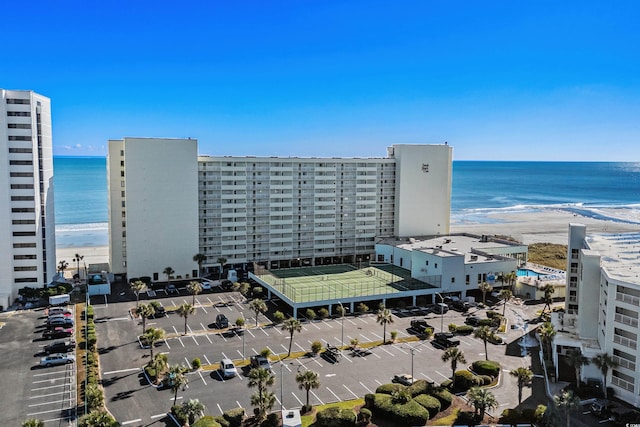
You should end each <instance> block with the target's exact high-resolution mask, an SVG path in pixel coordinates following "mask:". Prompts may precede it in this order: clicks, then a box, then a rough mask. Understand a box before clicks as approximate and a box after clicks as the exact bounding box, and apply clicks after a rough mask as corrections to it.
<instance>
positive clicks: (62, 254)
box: [56, 209, 640, 271]
mask: <svg viewBox="0 0 640 427" xmlns="http://www.w3.org/2000/svg"><path fill="white" fill-rule="evenodd" d="M609 218H612V217H609ZM633 219H636V218H635V217H634V218H633ZM638 219H639V220H640V218H638ZM570 223H580V224H584V225H586V226H587V233H591V234H592V233H629V232H637V233H638V232H640V223H632V222H622V221H616V220H615V219H600V218H593V217H590V216H583V215H580V214H578V213H572V212H568V211H566V210H563V209H544V210H536V211H528V212H522V211H520V212H492V213H487V214H485V215H481V216H480V215H474V216H473V218H472V220H470V221H459V220H458V221H456V222H453V223H452V224H451V227H450V232H451V233H471V234H477V235H482V234H487V235H491V236H493V235H498V236H510V237H512V238H514V239H516V240H518V241H521V242H522V243H524V244H532V243H556V244H562V245H566V244H567V238H568V235H569V224H570ZM56 237H57V236H56ZM94 237H95V239H94V240H93V244H91V243H90V240H91V236H87V234H84V235H82V236H80V238H79V240H78V242H79V243H81V244H78V245H75V246H73V245H72V244H69V243H70V242H66V244H64V245H56V258H57V261H56V264H57V263H58V262H60V260H65V261H67V262H68V263H69V268H68V270H72V269H73V270H74V271H75V265H74V263H73V262H72V261H71V260H72V259H73V258H74V257H75V254H76V253H77V254H79V255H82V256H84V258H83V262H84V263H86V264H87V266H88V265H89V264H106V263H108V262H109V246H108V245H103V244H99V243H100V242H102V241H104V240H103V239H102V238H101V236H97V235H96V236H94ZM88 241H89V243H88ZM96 243H98V244H96Z"/></svg>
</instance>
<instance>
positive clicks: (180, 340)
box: [178, 337, 184, 348]
mask: <svg viewBox="0 0 640 427" xmlns="http://www.w3.org/2000/svg"><path fill="white" fill-rule="evenodd" d="M178 342H179V343H180V344H182V348H184V343H183V342H182V339H180V337H178Z"/></svg>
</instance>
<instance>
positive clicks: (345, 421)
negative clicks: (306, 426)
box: [315, 395, 386, 427]
mask: <svg viewBox="0 0 640 427" xmlns="http://www.w3.org/2000/svg"><path fill="white" fill-rule="evenodd" d="M385 396H386V395H385ZM355 424H356V414H355V412H353V410H352V409H346V408H345V409H340V408H338V407H335V406H332V407H330V408H327V409H324V410H322V411H320V412H318V413H317V414H316V423H315V425H316V426H317V427H352V426H354V425H355Z"/></svg>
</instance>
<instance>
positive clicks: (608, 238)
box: [586, 233, 640, 284]
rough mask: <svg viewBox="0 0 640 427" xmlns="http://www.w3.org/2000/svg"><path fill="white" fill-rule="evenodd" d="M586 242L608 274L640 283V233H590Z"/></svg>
mask: <svg viewBox="0 0 640 427" xmlns="http://www.w3.org/2000/svg"><path fill="white" fill-rule="evenodd" d="M586 242H587V244H588V245H589V249H591V250H593V251H597V252H599V253H600V260H601V266H602V267H604V268H605V269H606V270H607V272H608V273H609V275H610V276H612V277H615V278H617V279H620V280H622V281H627V282H635V283H639V284H640V233H618V234H591V235H588V236H587V238H586Z"/></svg>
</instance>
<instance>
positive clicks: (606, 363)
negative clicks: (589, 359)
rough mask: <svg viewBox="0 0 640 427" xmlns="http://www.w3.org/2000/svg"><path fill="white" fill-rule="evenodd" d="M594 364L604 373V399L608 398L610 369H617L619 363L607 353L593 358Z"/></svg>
mask: <svg viewBox="0 0 640 427" xmlns="http://www.w3.org/2000/svg"><path fill="white" fill-rule="evenodd" d="M593 363H594V365H596V366H597V367H598V369H600V372H601V373H602V385H603V387H604V398H605V399H606V398H607V374H608V373H609V368H615V367H616V366H618V362H616V361H615V360H614V359H613V358H612V357H611V356H609V355H608V354H607V353H602V354H599V355H597V356H596V357H594V358H593Z"/></svg>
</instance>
